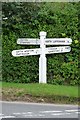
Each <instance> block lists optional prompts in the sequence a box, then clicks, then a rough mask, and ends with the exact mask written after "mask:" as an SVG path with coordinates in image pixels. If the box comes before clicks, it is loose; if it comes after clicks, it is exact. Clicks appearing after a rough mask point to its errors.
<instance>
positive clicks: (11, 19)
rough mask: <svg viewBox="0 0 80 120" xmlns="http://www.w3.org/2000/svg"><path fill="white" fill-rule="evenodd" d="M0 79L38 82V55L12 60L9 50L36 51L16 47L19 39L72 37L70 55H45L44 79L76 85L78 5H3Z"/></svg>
mask: <svg viewBox="0 0 80 120" xmlns="http://www.w3.org/2000/svg"><path fill="white" fill-rule="evenodd" d="M2 8H3V17H4V18H5V17H8V19H7V20H5V19H4V20H3V40H2V48H3V51H2V74H3V75H2V79H3V81H9V82H12V81H13V82H21V83H31V82H38V80H39V78H38V77H39V56H28V57H27V56H26V57H13V56H12V55H11V52H12V50H14V49H16V50H18V49H27V48H36V46H21V45H17V39H18V38H21V37H26V38H39V32H40V31H46V32H47V37H49V38H55V37H56V38H57V37H58V38H60V37H69V38H72V41H73V42H72V45H71V47H72V50H71V52H70V53H64V54H52V55H47V79H48V83H51V84H69V85H70V84H71V85H77V84H80V75H79V67H78V56H79V49H80V44H79V31H78V13H79V8H78V3H34V4H32V3H3V5H2ZM37 47H39V46H37Z"/></svg>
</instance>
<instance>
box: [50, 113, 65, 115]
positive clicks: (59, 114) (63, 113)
mask: <svg viewBox="0 0 80 120" xmlns="http://www.w3.org/2000/svg"><path fill="white" fill-rule="evenodd" d="M63 114H64V113H54V114H51V115H63Z"/></svg>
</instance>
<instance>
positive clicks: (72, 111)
mask: <svg viewBox="0 0 80 120" xmlns="http://www.w3.org/2000/svg"><path fill="white" fill-rule="evenodd" d="M65 111H66V112H78V110H65Z"/></svg>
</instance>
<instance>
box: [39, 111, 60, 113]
mask: <svg viewBox="0 0 80 120" xmlns="http://www.w3.org/2000/svg"><path fill="white" fill-rule="evenodd" d="M54 112H62V111H40V113H54Z"/></svg>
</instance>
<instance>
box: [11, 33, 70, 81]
mask: <svg viewBox="0 0 80 120" xmlns="http://www.w3.org/2000/svg"><path fill="white" fill-rule="evenodd" d="M39 35H40V39H33V38H32V39H31V38H19V39H18V40H17V44H21V45H40V48H36V49H21V50H13V51H12V55H13V56H14V57H19V56H30V55H40V58H39V83H47V78H46V76H47V75H46V71H47V65H46V63H47V60H46V54H54V53H65V52H70V51H71V47H70V46H58V47H46V45H70V44H71V43H72V39H71V38H46V32H44V31H42V32H40V34H39Z"/></svg>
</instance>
